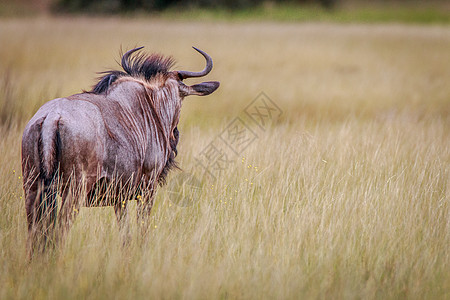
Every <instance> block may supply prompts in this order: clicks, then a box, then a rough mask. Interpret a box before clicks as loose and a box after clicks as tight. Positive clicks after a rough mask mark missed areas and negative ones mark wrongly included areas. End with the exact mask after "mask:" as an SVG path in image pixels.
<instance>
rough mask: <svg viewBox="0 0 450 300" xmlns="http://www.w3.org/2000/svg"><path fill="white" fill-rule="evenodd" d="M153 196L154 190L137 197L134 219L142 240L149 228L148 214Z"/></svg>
mask: <svg viewBox="0 0 450 300" xmlns="http://www.w3.org/2000/svg"><path fill="white" fill-rule="evenodd" d="M154 196H155V193H154V189H148V190H145V191H143V192H142V195H140V196H138V201H137V211H136V217H137V223H138V228H139V229H140V234H141V237H142V238H144V239H145V238H146V237H147V234H148V230H149V228H150V212H151V210H152V207H153V201H154Z"/></svg>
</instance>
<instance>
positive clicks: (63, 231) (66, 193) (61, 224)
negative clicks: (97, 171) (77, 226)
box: [57, 185, 82, 245]
mask: <svg viewBox="0 0 450 300" xmlns="http://www.w3.org/2000/svg"><path fill="white" fill-rule="evenodd" d="M61 198H62V199H61V209H60V210H59V216H58V236H57V242H58V244H59V245H62V244H64V241H65V238H66V236H67V233H68V231H69V229H70V227H71V226H72V224H73V222H74V221H75V218H76V217H77V215H78V213H79V212H80V207H81V204H82V193H81V192H80V191H79V190H77V189H75V188H74V187H73V186H72V185H69V186H67V187H66V188H65V189H64V190H63V192H62V195H61Z"/></svg>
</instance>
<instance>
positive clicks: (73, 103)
mask: <svg viewBox="0 0 450 300" xmlns="http://www.w3.org/2000/svg"><path fill="white" fill-rule="evenodd" d="M139 49H140V48H137V49H133V50H131V51H128V52H127V53H125V54H124V56H123V59H122V66H123V69H124V71H109V72H107V73H104V76H103V77H102V78H101V79H100V80H99V82H98V83H97V84H96V85H95V86H94V87H93V89H92V91H90V92H84V93H81V94H76V95H72V96H69V97H66V98H58V99H54V100H52V101H49V102H47V103H46V104H44V105H43V106H42V107H41V108H40V109H39V110H38V112H37V113H36V114H35V115H34V116H33V118H32V119H31V120H30V121H29V123H28V124H27V126H26V128H25V130H24V133H23V139H22V170H23V178H24V190H25V196H26V200H25V201H26V211H27V219H28V230H29V235H30V246H31V249H33V247H40V248H42V247H41V245H42V244H44V245H45V240H46V237H47V236H50V234H51V233H52V228H53V226H54V224H55V218H56V210H57V209H56V186H57V183H58V184H59V192H60V194H61V196H62V207H61V208H60V212H59V218H58V223H59V224H60V225H61V228H60V229H61V230H62V231H64V230H65V229H66V228H67V227H68V225H69V224H70V222H71V220H72V219H73V217H74V216H75V215H76V212H77V211H78V209H79V207H80V205H88V206H98V205H113V206H114V207H115V211H116V215H117V219H118V221H119V223H120V222H121V221H122V220H123V219H124V218H123V215H124V211H126V207H125V205H124V203H120V201H122V200H123V197H133V196H134V195H136V194H137V193H139V194H142V197H143V198H142V202H141V203H140V204H139V205H138V207H139V210H140V211H138V217H140V218H141V219H142V222H144V221H145V220H147V218H148V216H147V215H148V214H149V212H150V209H151V205H152V203H153V196H154V191H155V188H156V185H157V183H158V182H159V183H163V182H164V181H165V177H166V175H167V174H168V172H169V170H170V169H172V168H174V167H176V164H175V160H174V159H175V156H176V154H177V149H176V146H177V143H178V129H177V124H178V121H179V117H180V109H181V104H182V100H183V99H184V97H185V96H189V95H208V94H210V93H212V92H214V91H215V90H216V89H217V88H218V86H219V83H218V82H204V83H200V84H197V85H193V86H187V85H185V84H184V83H183V82H182V80H183V79H184V78H187V77H186V74H188V75H192V76H188V77H200V76H204V75H206V74H207V73H208V72H209V70H210V69H211V68H212V61H211V59H210V58H209V56H208V55H207V54H206V53H204V52H202V51H200V50H197V49H196V50H197V51H199V52H200V53H201V54H202V55H203V56H205V58H206V60H207V67H206V68H205V70H206V71H207V72H205V70H204V71H202V72H188V71H170V70H169V69H170V68H171V67H172V65H173V60H172V59H171V58H165V57H162V56H160V55H144V54H137V55H136V53H134V55H133V52H135V51H136V50H139ZM112 182H113V183H114V188H112V189H111V188H110V187H109V186H108V185H111V183H112ZM100 183H101V184H100ZM107 190H109V192H110V193H111V192H112V195H114V196H115V197H109V202H103V203H102V202H101V201H98V199H97V200H96V199H94V198H100V196H101V194H102V193H104V192H105V191H107ZM125 190H126V191H127V192H128V193H127V194H126V195H125V194H123V192H124V191H125ZM120 196H122V197H120ZM119 199H122V200H120V201H119ZM126 200H131V199H126ZM144 223H145V222H144ZM42 241H44V243H41V242H42Z"/></svg>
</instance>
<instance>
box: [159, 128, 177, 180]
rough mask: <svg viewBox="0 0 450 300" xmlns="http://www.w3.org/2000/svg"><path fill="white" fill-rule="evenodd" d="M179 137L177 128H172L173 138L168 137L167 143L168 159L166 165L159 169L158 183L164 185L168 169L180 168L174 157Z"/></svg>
mask: <svg viewBox="0 0 450 300" xmlns="http://www.w3.org/2000/svg"><path fill="white" fill-rule="evenodd" d="M179 139H180V133H179V131H178V128H177V127H175V129H174V130H173V138H170V140H169V144H170V154H169V160H168V161H167V162H166V165H165V166H164V168H163V170H162V171H161V174H160V175H159V177H158V183H159V184H160V185H164V184H165V183H166V177H167V174H169V171H170V170H172V169H180V168H179V167H178V164H177V162H176V161H175V157H176V156H177V154H178V151H177V145H178V140H179Z"/></svg>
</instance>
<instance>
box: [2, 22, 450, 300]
mask: <svg viewBox="0 0 450 300" xmlns="http://www.w3.org/2000/svg"><path fill="white" fill-rule="evenodd" d="M135 46H145V48H144V50H145V51H147V52H158V53H162V54H165V55H172V56H173V57H174V58H175V59H176V60H177V63H176V65H175V69H183V70H194V71H195V70H196V71H199V70H201V69H202V68H203V67H204V59H203V58H202V57H201V56H200V55H199V54H198V53H196V52H195V51H194V50H192V48H191V46H196V47H199V48H200V49H202V50H205V51H206V52H208V54H210V55H211V56H212V58H213V61H214V69H213V71H212V72H211V73H210V75H208V76H207V78H206V79H205V80H218V81H220V82H221V86H220V88H219V90H218V91H217V92H215V93H214V94H212V95H210V96H208V97H195V96H194V97H190V98H187V99H186V100H185V102H184V103H183V109H182V115H181V120H180V125H179V126H178V128H179V130H180V144H179V148H178V151H179V154H178V158H177V160H178V161H179V165H180V167H181V168H182V169H183V171H184V173H182V172H181V171H175V172H173V173H172V174H171V175H172V178H177V177H178V178H179V176H183V175H180V174H192V175H194V176H195V178H197V179H198V182H197V183H198V185H197V188H198V187H199V188H198V189H196V191H195V193H193V194H192V195H193V196H192V197H191V198H189V199H188V198H186V199H184V198H183V197H180V194H177V189H178V188H179V189H180V190H181V187H179V186H177V184H176V183H177V181H176V180H170V178H169V182H168V184H167V185H166V186H164V187H162V188H160V189H159V190H158V193H157V198H156V203H155V206H154V208H153V210H152V215H151V216H152V217H151V218H152V221H151V230H150V232H149V236H148V238H147V239H146V240H145V242H143V243H142V242H138V241H141V240H142V239H139V238H138V236H137V235H138V230H137V228H136V224H135V204H134V202H133V204H132V205H131V209H130V215H129V221H130V226H131V235H132V239H131V243H130V244H128V245H126V246H123V243H122V242H121V237H120V234H119V229H118V225H117V223H116V218H115V215H114V211H113V208H111V207H109V208H82V209H81V211H80V215H79V216H78V218H77V219H76V222H75V223H74V225H73V227H72V229H71V231H70V233H69V235H68V238H67V241H66V243H65V244H64V245H63V246H61V247H59V248H57V249H55V250H53V251H49V252H48V253H46V254H45V255H42V256H41V257H37V258H36V259H33V260H32V261H29V260H28V257H27V248H26V242H27V228H26V216H25V207H24V199H23V190H22V181H21V165H20V143H21V134H22V131H23V129H24V127H25V125H26V123H27V121H28V120H29V118H30V117H31V116H32V115H33V114H34V113H35V112H36V110H37V109H38V108H39V106H40V105H42V104H43V103H44V102H46V101H48V100H50V99H53V98H56V97H62V96H68V95H71V94H74V93H78V92H81V91H82V90H83V89H85V90H88V89H89V88H90V87H91V86H92V85H93V84H94V83H95V78H96V76H97V74H96V72H100V71H104V70H107V69H117V68H118V65H117V63H116V61H119V59H120V55H119V52H120V48H121V47H122V49H124V50H128V49H131V48H133V47H135ZM198 81H199V80H198ZM198 81H196V80H195V79H189V80H188V83H189V84H192V83H196V82H198ZM261 92H263V93H264V94H265V95H266V96H267V97H269V98H270V99H271V100H272V102H273V103H275V104H276V106H277V107H278V108H279V109H280V110H281V111H282V113H281V114H280V113H278V114H276V115H275V114H274V115H273V118H271V119H270V122H268V123H267V124H266V126H265V127H264V128H261V127H258V126H257V125H255V124H253V123H251V120H250V118H249V117H248V115H246V114H245V109H246V108H247V107H248V106H249V105H250V104H251V103H252V101H253V100H254V99H257V97H258V95H260V93H261ZM236 117H240V118H241V120H243V121H244V122H246V124H248V126H249V128H250V129H251V130H252V131H253V132H254V133H255V135H256V138H254V140H252V142H251V143H249V144H248V146H247V147H246V148H245V149H242V151H240V152H239V153H238V154H235V155H234V156H230V161H229V162H228V163H227V165H226V167H224V168H223V170H222V172H221V173H220V176H217V177H216V179H213V178H211V177H202V176H201V171H202V169H201V168H199V165H198V161H197V158H199V157H200V156H201V153H203V152H202V151H204V150H205V149H206V148H207V147H208V145H210V143H211V142H213V141H215V140H217V139H218V137H219V136H220V135H221V134H222V133H223V132H224V130H226V128H228V126H229V124H230V123H231V122H232V121H233V120H235V118H236ZM183 188H186V187H183ZM188 188H189V187H188ZM187 193H189V192H187ZM180 199H182V201H180ZM187 199H188V200H189V201H187ZM449 201H450V29H449V27H448V25H401V24H371V25H369V24H334V23H283V22H256V21H248V22H245V21H235V22H227V21H225V20H222V21H219V22H213V21H208V20H206V21H190V22H188V21H180V20H178V21H172V20H170V19H166V18H156V19H155V18H153V19H148V18H144V17H139V18H136V19H131V18H118V17H115V18H113V17H111V18H107V17H103V18H93V17H91V18H87V17H70V18H56V17H37V18H29V19H25V18H21V19H15V18H10V19H0V299H124V298H128V299H135V298H137V299H151V298H165V299H172V298H178V299H191V298H194V299H210V298H222V299H236V298H251V299H261V298H263V299H274V298H275V299H305V298H319V299H405V298H407V299H448V298H449V297H450V250H449V249H450V203H449Z"/></svg>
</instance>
